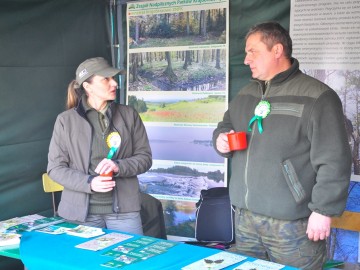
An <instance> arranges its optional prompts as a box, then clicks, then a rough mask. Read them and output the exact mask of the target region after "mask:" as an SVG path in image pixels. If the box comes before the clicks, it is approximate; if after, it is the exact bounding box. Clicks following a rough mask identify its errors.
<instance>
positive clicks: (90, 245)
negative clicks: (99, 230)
mask: <svg viewBox="0 0 360 270" xmlns="http://www.w3.org/2000/svg"><path fill="white" fill-rule="evenodd" d="M131 237H133V236H132V235H129V234H123V233H115V232H113V233H108V234H105V235H103V236H100V237H98V238H95V239H93V240H90V241H87V242H85V243H82V244H79V245H77V246H75V247H77V248H83V249H88V250H94V251H96V250H101V249H104V248H106V247H109V246H112V245H115V244H116V243H119V242H122V241H124V240H127V239H129V238H131Z"/></svg>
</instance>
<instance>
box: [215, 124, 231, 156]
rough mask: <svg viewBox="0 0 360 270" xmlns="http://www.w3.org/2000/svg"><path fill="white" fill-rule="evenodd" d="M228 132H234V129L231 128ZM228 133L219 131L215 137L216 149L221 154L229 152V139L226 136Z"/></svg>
mask: <svg viewBox="0 0 360 270" xmlns="http://www.w3.org/2000/svg"><path fill="white" fill-rule="evenodd" d="M228 133H234V131H233V130H231V131H230V132H228ZM228 133H220V134H219V136H218V137H217V139H216V149H217V150H218V151H219V152H220V153H223V154H226V153H229V152H230V148H229V141H228V137H227V134H228Z"/></svg>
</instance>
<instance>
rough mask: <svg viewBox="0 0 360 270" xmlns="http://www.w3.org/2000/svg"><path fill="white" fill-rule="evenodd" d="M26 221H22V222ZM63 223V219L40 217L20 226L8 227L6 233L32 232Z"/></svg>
mask: <svg viewBox="0 0 360 270" xmlns="http://www.w3.org/2000/svg"><path fill="white" fill-rule="evenodd" d="M24 220H26V219H23V221H24ZM61 222H64V219H63V218H61V217H41V216H40V218H37V219H34V220H31V219H30V220H28V221H25V222H22V223H20V224H16V225H14V226H11V227H8V228H7V230H6V231H7V232H14V233H21V232H25V231H33V230H37V229H40V228H44V227H47V226H49V225H53V224H58V223H61Z"/></svg>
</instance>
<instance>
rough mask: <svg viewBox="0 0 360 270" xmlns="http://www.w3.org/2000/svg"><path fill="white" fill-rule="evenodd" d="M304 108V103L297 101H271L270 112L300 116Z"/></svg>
mask: <svg viewBox="0 0 360 270" xmlns="http://www.w3.org/2000/svg"><path fill="white" fill-rule="evenodd" d="M303 110H304V104H297V103H271V111H270V114H273V115H274V114H282V115H290V116H296V117H301V115H302V113H303Z"/></svg>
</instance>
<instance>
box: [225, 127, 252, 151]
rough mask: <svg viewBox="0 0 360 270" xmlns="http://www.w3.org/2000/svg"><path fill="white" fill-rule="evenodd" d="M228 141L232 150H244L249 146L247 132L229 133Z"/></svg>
mask: <svg viewBox="0 0 360 270" xmlns="http://www.w3.org/2000/svg"><path fill="white" fill-rule="evenodd" d="M227 137H228V142H229V148H230V151H236V150H244V149H246V148H247V140H246V132H245V131H240V132H234V133H228V134H227Z"/></svg>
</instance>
